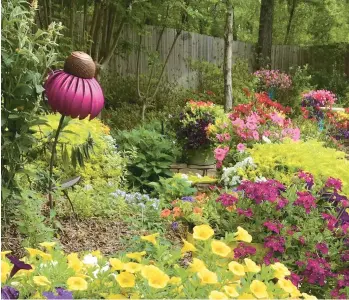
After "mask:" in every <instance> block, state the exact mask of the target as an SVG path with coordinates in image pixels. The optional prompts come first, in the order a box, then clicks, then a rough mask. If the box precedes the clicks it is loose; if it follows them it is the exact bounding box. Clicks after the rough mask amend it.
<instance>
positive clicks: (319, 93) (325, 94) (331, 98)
mask: <svg viewBox="0 0 349 300" xmlns="http://www.w3.org/2000/svg"><path fill="white" fill-rule="evenodd" d="M302 97H303V101H306V102H309V103H311V104H312V106H314V105H315V106H331V105H333V104H334V103H335V102H336V100H337V98H336V95H335V94H333V93H332V92H330V91H327V90H316V91H310V92H308V93H304V94H303V95H302Z"/></svg>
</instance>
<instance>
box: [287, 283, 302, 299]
mask: <svg viewBox="0 0 349 300" xmlns="http://www.w3.org/2000/svg"><path fill="white" fill-rule="evenodd" d="M290 296H291V298H293V299H295V298H299V297H301V296H302V293H301V292H300V291H299V290H298V289H297V287H295V286H294V288H293V291H292V292H291V293H290Z"/></svg>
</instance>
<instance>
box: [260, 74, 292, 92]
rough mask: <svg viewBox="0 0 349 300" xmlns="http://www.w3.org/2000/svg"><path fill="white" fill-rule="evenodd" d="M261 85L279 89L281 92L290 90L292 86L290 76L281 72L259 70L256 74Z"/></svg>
mask: <svg viewBox="0 0 349 300" xmlns="http://www.w3.org/2000/svg"><path fill="white" fill-rule="evenodd" d="M254 76H256V77H257V78H258V79H259V80H260V82H261V84H262V85H263V86H264V87H265V88H266V89H269V88H278V89H281V90H285V89H289V88H290V87H291V85H292V80H291V78H290V76H288V75H287V74H286V73H283V72H280V71H279V70H266V69H262V70H258V71H256V72H254Z"/></svg>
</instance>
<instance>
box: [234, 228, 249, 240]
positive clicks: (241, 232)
mask: <svg viewBox="0 0 349 300" xmlns="http://www.w3.org/2000/svg"><path fill="white" fill-rule="evenodd" d="M237 229H238V231H237V232H236V233H235V239H236V240H237V241H243V242H246V243H251V242H252V236H251V235H250V234H249V233H248V232H247V231H246V230H245V229H243V228H242V227H240V226H238V228H237Z"/></svg>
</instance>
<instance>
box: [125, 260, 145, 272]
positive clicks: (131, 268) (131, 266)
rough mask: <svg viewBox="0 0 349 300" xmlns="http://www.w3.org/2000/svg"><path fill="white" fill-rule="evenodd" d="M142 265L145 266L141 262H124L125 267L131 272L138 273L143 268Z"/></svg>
mask: <svg viewBox="0 0 349 300" xmlns="http://www.w3.org/2000/svg"><path fill="white" fill-rule="evenodd" d="M142 267H143V266H142V265H141V264H138V263H135V262H128V263H125V264H124V266H123V269H124V270H125V271H126V272H129V273H137V272H139V271H140V270H142Z"/></svg>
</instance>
